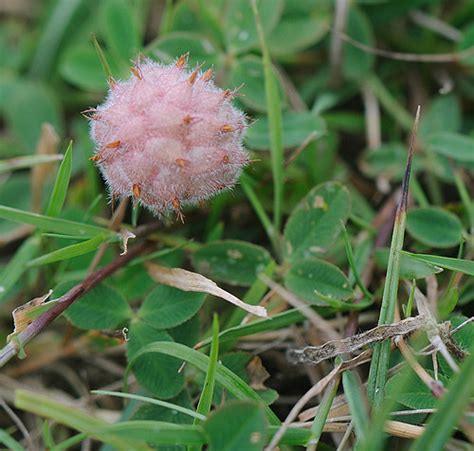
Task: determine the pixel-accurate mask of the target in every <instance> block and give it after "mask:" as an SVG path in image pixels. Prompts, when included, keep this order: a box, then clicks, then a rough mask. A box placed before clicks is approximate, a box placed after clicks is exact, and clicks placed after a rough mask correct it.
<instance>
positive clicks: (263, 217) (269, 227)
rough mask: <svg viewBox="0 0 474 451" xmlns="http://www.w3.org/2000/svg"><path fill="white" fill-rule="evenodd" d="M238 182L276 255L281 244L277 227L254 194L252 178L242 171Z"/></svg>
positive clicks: (279, 251)
mask: <svg viewBox="0 0 474 451" xmlns="http://www.w3.org/2000/svg"><path fill="white" fill-rule="evenodd" d="M240 184H241V186H242V189H243V190H244V193H245V195H246V196H247V198H248V200H249V201H250V203H251V204H252V207H253V209H254V210H255V213H256V214H257V216H258V219H259V220H260V222H261V223H262V226H263V229H264V230H265V233H266V234H267V236H268V239H269V240H270V242H271V243H272V246H273V250H274V251H275V253H276V254H277V255H280V254H281V244H280V240H279V238H278V233H277V232H276V230H277V229H275V227H274V226H273V224H272V221H271V220H270V218H269V217H268V215H267V213H266V211H265V209H264V208H263V205H262V203H261V202H260V199H259V198H258V196H257V195H256V194H255V191H254V189H253V187H252V179H251V178H250V177H249V176H248V175H247V174H246V173H243V174H242V175H241V176H240Z"/></svg>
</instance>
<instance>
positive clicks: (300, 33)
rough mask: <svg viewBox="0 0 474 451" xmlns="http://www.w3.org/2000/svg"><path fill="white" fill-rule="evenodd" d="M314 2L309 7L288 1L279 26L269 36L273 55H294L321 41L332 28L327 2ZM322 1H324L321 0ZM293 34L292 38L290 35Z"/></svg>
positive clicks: (269, 44) (269, 45)
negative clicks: (296, 5)
mask: <svg viewBox="0 0 474 451" xmlns="http://www.w3.org/2000/svg"><path fill="white" fill-rule="evenodd" d="M318 3H319V2H315V3H313V4H312V5H311V6H312V8H311V10H308V8H301V9H300V10H298V8H295V4H294V3H288V2H286V8H285V11H284V13H283V16H282V17H281V20H280V21H279V22H278V24H277V26H276V27H275V28H274V29H273V31H272V32H271V33H270V35H269V36H268V47H269V49H270V53H271V54H272V55H276V56H278V55H291V56H292V55H293V54H294V53H296V52H299V51H301V50H304V49H305V48H307V47H310V46H311V45H314V44H315V43H317V42H318V41H320V40H321V39H322V38H323V37H324V36H325V35H326V34H327V33H328V31H329V29H330V21H331V17H330V14H329V9H328V7H327V5H325V4H318ZM321 3H322V2H321ZM289 36H291V39H288V37H289Z"/></svg>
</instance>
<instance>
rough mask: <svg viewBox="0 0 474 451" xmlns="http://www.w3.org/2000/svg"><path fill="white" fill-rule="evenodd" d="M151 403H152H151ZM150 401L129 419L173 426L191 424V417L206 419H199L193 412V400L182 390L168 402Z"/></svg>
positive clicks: (185, 390)
mask: <svg viewBox="0 0 474 451" xmlns="http://www.w3.org/2000/svg"><path fill="white" fill-rule="evenodd" d="M131 396H135V395H131ZM149 399H152V398H149ZM152 401H153V403H151V402H152ZM152 401H150V403H146V404H142V405H141V406H140V407H139V408H138V409H137V410H135V412H134V413H133V416H132V418H131V419H133V420H134V421H136V420H153V421H166V422H168V423H175V424H193V417H195V418H202V419H203V420H205V419H206V417H201V415H199V414H197V413H196V412H195V410H194V405H193V400H192V399H191V396H190V395H189V391H188V390H187V389H184V390H182V391H181V392H180V393H179V394H178V395H177V396H175V397H174V398H171V399H170V400H169V401H162V400H158V399H154V398H153V399H152ZM166 406H168V407H166ZM171 406H173V407H171Z"/></svg>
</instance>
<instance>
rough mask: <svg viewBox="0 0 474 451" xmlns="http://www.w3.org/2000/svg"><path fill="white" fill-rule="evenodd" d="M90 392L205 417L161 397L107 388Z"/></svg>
mask: <svg viewBox="0 0 474 451" xmlns="http://www.w3.org/2000/svg"><path fill="white" fill-rule="evenodd" d="M91 393H93V394H95V395H108V396H116V397H118V398H126V399H134V400H135V401H143V402H146V403H148V404H154V405H155V406H161V407H165V408H167V409H171V410H175V411H177V412H181V413H184V414H185V415H189V416H190V417H193V418H195V419H198V420H205V419H206V417H205V415H201V414H200V413H197V412H195V411H194V410H191V409H187V408H186V407H183V406H179V405H177V404H173V403H171V402H166V401H162V400H161V399H155V398H149V397H147V396H140V395H135V394H133V393H122V392H117V391H109V390H92V391H91Z"/></svg>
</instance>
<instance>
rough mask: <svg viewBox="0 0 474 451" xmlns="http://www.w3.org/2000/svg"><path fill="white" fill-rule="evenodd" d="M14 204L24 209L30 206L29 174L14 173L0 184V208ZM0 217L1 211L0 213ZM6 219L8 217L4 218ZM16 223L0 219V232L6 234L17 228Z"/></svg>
mask: <svg viewBox="0 0 474 451" xmlns="http://www.w3.org/2000/svg"><path fill="white" fill-rule="evenodd" d="M6 206H15V207H17V208H21V209H24V210H28V209H29V208H30V207H31V183H30V176H29V174H25V173H16V174H13V175H10V177H8V179H7V180H6V181H5V182H4V183H3V184H1V185H0V208H2V207H6ZM0 217H2V216H1V213H0ZM4 219H8V218H4ZM19 227H20V226H19V225H18V224H15V223H12V222H10V221H0V233H2V234H8V233H9V232H13V231H14V230H15V229H18V228H19Z"/></svg>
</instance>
